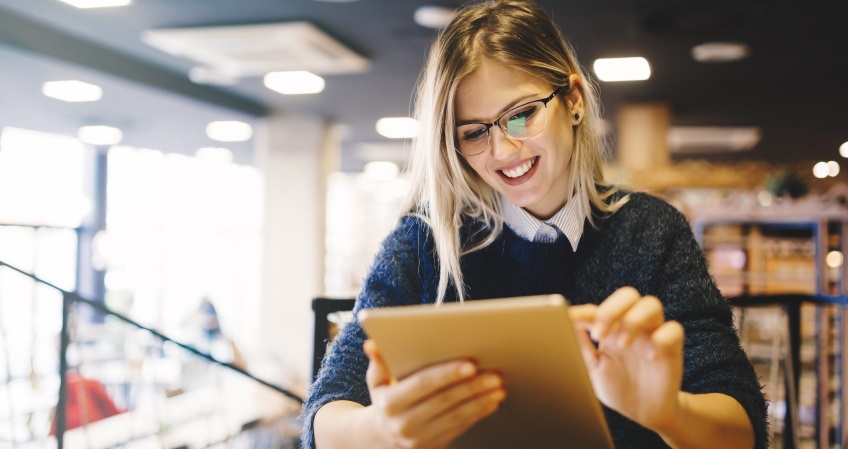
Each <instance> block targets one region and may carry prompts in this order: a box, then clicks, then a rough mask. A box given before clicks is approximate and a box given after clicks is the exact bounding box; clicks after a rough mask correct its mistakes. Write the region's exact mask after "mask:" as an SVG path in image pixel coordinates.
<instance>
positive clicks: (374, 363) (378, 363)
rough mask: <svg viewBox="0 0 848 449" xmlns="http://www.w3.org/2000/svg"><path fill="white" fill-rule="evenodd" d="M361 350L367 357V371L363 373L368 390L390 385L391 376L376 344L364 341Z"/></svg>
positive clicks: (371, 341)
mask: <svg viewBox="0 0 848 449" xmlns="http://www.w3.org/2000/svg"><path fill="white" fill-rule="evenodd" d="M362 350H363V351H364V352H365V355H366V356H368V360H369V363H368V370H367V371H366V372H365V383H366V384H368V389H369V390H373V389H374V388H376V387H379V386H381V385H388V384H390V383H391V381H392V376H391V374H390V373H389V368H388V367H387V366H386V363H385V362H384V361H383V356H382V355H381V354H380V350H379V349H377V344H376V343H374V341H373V340H365V343H364V344H363V345H362Z"/></svg>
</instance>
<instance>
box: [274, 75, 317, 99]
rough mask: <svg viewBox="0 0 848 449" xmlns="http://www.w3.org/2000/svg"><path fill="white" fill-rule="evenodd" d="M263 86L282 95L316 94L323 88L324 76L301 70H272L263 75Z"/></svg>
mask: <svg viewBox="0 0 848 449" xmlns="http://www.w3.org/2000/svg"><path fill="white" fill-rule="evenodd" d="M264 83H265V87H267V88H268V89H271V90H273V91H275V92H279V93H281V94H284V95H302V94H317V93H318V92H321V91H322V90H324V78H321V77H320V76H318V75H315V74H314V73H310V72H306V71H303V70H296V71H292V72H272V73H269V74H267V75H265V78H264Z"/></svg>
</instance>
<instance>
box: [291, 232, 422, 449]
mask: <svg viewBox="0 0 848 449" xmlns="http://www.w3.org/2000/svg"><path fill="white" fill-rule="evenodd" d="M427 229H429V228H428V227H427V225H425V224H424V223H423V222H422V221H421V220H420V219H418V218H414V217H404V218H403V219H401V222H400V223H399V225H398V226H397V227H396V228H395V230H394V231H392V233H391V234H389V236H388V237H387V238H386V239H385V240H384V241H383V244H382V248H381V250H380V251H379V252H378V254H377V256H376V257H375V259H374V262H373V264H372V266H371V269H370V270H369V273H368V275H367V276H366V278H365V281H364V283H363V286H362V289H361V291H360V293H359V295H358V296H357V298H356V305H355V306H354V317H357V316H358V314H359V311H361V310H363V309H369V308H373V307H384V306H390V305H405V304H416V303H421V302H424V301H425V300H426V297H425V295H424V291H425V287H424V280H426V279H428V278H429V277H428V276H424V275H423V272H425V271H427V268H428V266H429V265H428V264H427V261H428V260H429V259H428V258H427V257H422V256H426V255H427V254H428V253H429V252H424V251H426V250H425V249H424V248H425V246H426V245H427V243H428V236H429V234H428V232H427ZM365 339H366V335H365V332H364V331H363V330H362V327H361V326H360V324H359V322H358V320H357V319H354V320H353V321H351V322H350V323H348V324H347V325H345V326H344V328H343V329H342V330H341V331H340V332H339V334H338V335H337V336H336V339H335V340H334V341H333V342H332V344H331V345H330V348H329V350H328V353H327V356H326V357H325V358H324V360H323V361H322V363H321V369H320V370H319V372H318V376H317V378H316V380H315V382H314V383H313V384H312V386H311V387H310V390H309V394H308V396H307V399H306V402H305V403H304V405H303V423H304V425H303V430H302V435H301V444H302V448H303V449H314V448H315V442H314V434H313V421H314V419H315V413H316V412H317V411H318V409H320V408H321V407H322V406H323V405H325V404H327V403H329V402H333V401H342V400H346V401H353V402H357V403H359V404H361V405H363V406H368V405H370V404H371V398H370V396H369V394H368V387H367V385H366V383H365V372H366V370H367V369H368V358H367V357H366V356H365V354H364V352H363V350H362V345H363V343H364V342H365Z"/></svg>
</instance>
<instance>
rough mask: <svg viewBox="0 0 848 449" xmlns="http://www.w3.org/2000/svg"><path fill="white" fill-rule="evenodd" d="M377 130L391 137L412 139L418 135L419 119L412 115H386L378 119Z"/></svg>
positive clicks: (382, 134)
mask: <svg viewBox="0 0 848 449" xmlns="http://www.w3.org/2000/svg"><path fill="white" fill-rule="evenodd" d="M377 132H378V133H380V135H381V136H384V137H388V138H390V139H411V138H413V137H415V136H417V135H418V120H415V119H414V118H410V117H385V118H381V119H380V120H377Z"/></svg>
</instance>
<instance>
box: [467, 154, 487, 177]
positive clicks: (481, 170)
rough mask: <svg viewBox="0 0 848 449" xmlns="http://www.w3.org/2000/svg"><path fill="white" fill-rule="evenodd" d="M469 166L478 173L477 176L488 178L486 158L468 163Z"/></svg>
mask: <svg viewBox="0 0 848 449" xmlns="http://www.w3.org/2000/svg"><path fill="white" fill-rule="evenodd" d="M468 165H470V166H471V169H472V170H473V171H474V172H475V173H477V176H480V177H484V176H486V161H485V160H484V158H480V159H471V160H469V161H468Z"/></svg>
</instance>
